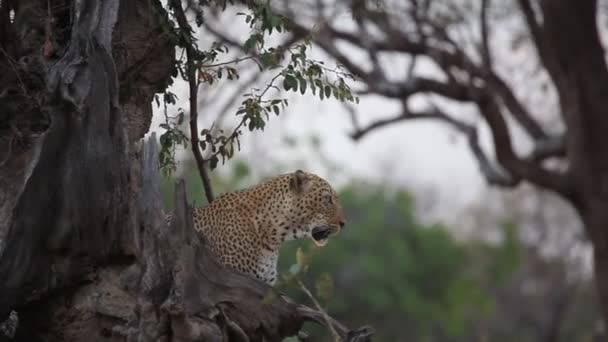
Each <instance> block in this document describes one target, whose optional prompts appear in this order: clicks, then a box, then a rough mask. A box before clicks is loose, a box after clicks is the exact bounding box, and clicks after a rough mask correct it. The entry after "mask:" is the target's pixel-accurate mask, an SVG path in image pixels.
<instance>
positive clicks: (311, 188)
mask: <svg viewBox="0 0 608 342" xmlns="http://www.w3.org/2000/svg"><path fill="white" fill-rule="evenodd" d="M288 177H289V197H290V200H289V201H288V203H289V210H288V212H289V218H290V221H291V222H290V223H291V224H290V229H292V237H293V238H301V237H310V238H311V239H312V241H313V242H314V243H315V245H317V246H324V245H325V244H326V243H327V240H328V239H329V237H330V236H332V235H335V234H337V233H339V232H340V230H341V229H342V228H343V227H344V225H345V224H346V218H345V217H344V212H343V211H342V207H341V206H340V201H339V198H338V194H337V193H336V191H335V190H334V189H333V188H332V187H331V185H329V183H328V182H327V181H326V180H324V179H323V178H321V177H319V176H317V175H314V174H311V173H306V172H304V171H301V170H297V171H295V172H293V173H291V174H289V175H288Z"/></svg>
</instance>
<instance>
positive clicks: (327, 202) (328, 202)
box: [323, 192, 334, 207]
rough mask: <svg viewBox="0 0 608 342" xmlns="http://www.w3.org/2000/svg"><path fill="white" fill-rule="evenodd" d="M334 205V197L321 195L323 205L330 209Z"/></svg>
mask: <svg viewBox="0 0 608 342" xmlns="http://www.w3.org/2000/svg"><path fill="white" fill-rule="evenodd" d="M333 204H334V197H333V196H332V195H331V194H330V193H329V192H324V193H323V205H325V206H327V207H330V206H332V205H333Z"/></svg>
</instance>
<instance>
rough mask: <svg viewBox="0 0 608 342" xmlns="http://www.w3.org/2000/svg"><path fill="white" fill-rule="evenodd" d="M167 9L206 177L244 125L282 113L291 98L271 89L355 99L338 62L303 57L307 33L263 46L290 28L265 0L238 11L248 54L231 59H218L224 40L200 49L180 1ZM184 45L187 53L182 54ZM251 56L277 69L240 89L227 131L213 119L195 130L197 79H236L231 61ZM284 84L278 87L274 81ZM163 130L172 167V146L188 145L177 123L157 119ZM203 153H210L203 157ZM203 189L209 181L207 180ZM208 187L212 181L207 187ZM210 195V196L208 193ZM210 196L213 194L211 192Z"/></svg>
mask: <svg viewBox="0 0 608 342" xmlns="http://www.w3.org/2000/svg"><path fill="white" fill-rule="evenodd" d="M169 6H170V9H172V10H173V15H174V16H175V19H176V21H177V25H176V26H175V25H174V27H172V28H171V34H172V35H173V36H174V37H176V42H177V45H178V46H180V47H181V48H182V49H183V51H182V54H181V55H180V56H179V57H178V59H177V60H176V64H175V66H176V70H177V73H178V74H179V75H180V76H181V77H182V78H183V79H185V80H187V81H188V83H189V86H190V139H191V140H192V142H191V148H192V151H193V154H194V157H195V159H196V161H197V166H198V168H199V171H200V173H201V177H202V178H203V183H204V184H205V183H207V181H206V180H205V178H208V175H207V172H206V167H207V166H208V167H209V168H210V169H214V168H215V167H217V165H218V164H219V161H220V160H221V161H222V163H225V162H226V161H227V160H229V159H230V158H232V157H233V156H234V153H235V151H238V150H240V147H241V142H240V140H239V137H240V136H241V135H242V134H243V130H244V129H245V128H247V129H248V130H249V131H254V130H262V131H263V130H264V127H265V126H266V123H267V121H268V120H270V116H271V114H274V115H276V116H278V115H280V113H281V112H283V111H284V110H285V108H286V107H287V106H288V104H289V102H288V99H287V98H284V97H280V96H274V97H273V96H268V94H269V91H270V90H271V89H273V90H276V91H277V92H279V93H280V92H282V91H285V92H289V91H293V92H299V93H300V94H302V95H303V94H306V93H307V92H312V94H313V95H314V96H318V97H319V98H320V99H321V100H324V99H328V98H330V97H333V98H335V99H337V100H339V101H343V102H345V101H346V102H357V103H358V98H357V97H356V96H354V95H353V93H352V91H351V89H350V87H349V85H348V83H347V82H348V81H349V80H354V77H353V76H352V75H351V74H349V73H348V72H345V71H344V69H342V68H341V67H340V66H338V67H336V68H333V69H331V68H328V67H326V66H325V65H324V64H323V62H322V61H315V60H312V59H310V58H308V57H307V51H308V49H309V48H310V47H311V37H306V38H305V39H304V40H303V42H302V43H300V44H296V45H293V46H271V47H267V46H266V41H265V39H266V37H267V36H268V35H270V34H272V33H273V32H275V31H276V32H278V33H285V32H288V31H289V27H290V24H291V23H290V22H289V20H288V19H287V18H286V17H284V16H282V15H277V14H275V13H273V11H272V9H271V6H270V4H269V2H267V1H260V2H252V3H250V4H249V5H248V12H247V13H237V15H238V16H242V17H244V20H245V22H246V23H247V24H248V25H249V27H250V28H251V31H250V35H249V37H248V38H247V39H246V40H245V42H244V43H243V47H242V50H243V51H245V53H246V54H247V55H246V56H244V57H239V58H234V59H231V60H229V61H225V62H222V61H218V60H219V57H220V55H222V54H226V53H228V47H227V46H226V45H224V44H223V43H219V42H214V43H213V44H212V45H211V47H210V48H209V49H208V50H206V51H202V50H200V49H199V47H198V45H197V39H196V38H195V37H194V36H193V34H194V30H193V29H192V27H191V26H190V24H189V23H188V22H187V20H186V16H185V13H184V10H183V8H182V7H181V3H180V1H178V0H171V1H170V2H169ZM196 23H197V25H198V26H200V25H202V23H203V17H202V10H200V9H199V11H197V12H196ZM184 51H185V56H184ZM248 60H252V61H254V62H255V63H256V64H257V66H258V68H259V69H260V72H265V71H270V70H276V69H278V70H279V71H278V72H275V74H274V76H273V77H272V78H271V79H270V81H269V82H268V83H267V84H266V85H265V86H264V87H263V88H262V89H258V88H253V89H252V90H251V92H249V93H247V94H244V95H243V96H244V97H245V99H244V100H243V101H242V102H241V103H240V106H239V108H238V109H237V111H236V113H235V114H236V115H237V116H240V120H239V121H238V123H237V124H236V126H235V127H234V128H233V129H231V130H229V131H228V133H224V131H223V130H222V129H220V128H217V129H214V127H215V123H214V124H213V125H212V126H211V127H210V128H204V129H202V130H200V131H199V130H198V126H197V121H198V120H197V117H198V112H197V107H196V106H197V103H196V99H197V92H198V87H199V85H200V84H201V83H207V84H209V85H213V84H214V83H216V82H218V81H220V80H221V79H222V78H223V77H224V76H226V78H227V79H228V80H235V79H239V71H238V70H237V68H236V67H235V66H236V65H237V64H238V63H240V62H243V61H248ZM279 83H280V84H281V85H282V89H280V88H279V86H278V84H279ZM161 128H164V129H166V132H165V133H164V134H163V135H162V136H161V138H162V137H165V138H163V139H164V141H163V142H164V144H161V152H160V153H161V155H162V156H163V157H162V158H161V161H162V164H161V166H162V167H163V168H170V169H173V170H174V169H175V159H174V155H175V146H176V145H183V146H187V144H186V143H187V141H186V140H184V139H183V136H182V135H180V134H179V133H177V132H175V130H176V129H177V130H179V127H178V126H175V125H173V126H171V125H169V124H167V123H165V124H164V125H161ZM203 153H206V154H207V155H208V156H207V157H206V158H203V157H202V155H203ZM205 190H206V192H207V190H208V187H207V186H205ZM209 190H210V187H209ZM207 197H208V199H209V198H210V196H209V195H207ZM211 197H212V194H211Z"/></svg>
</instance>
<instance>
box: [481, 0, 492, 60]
mask: <svg viewBox="0 0 608 342" xmlns="http://www.w3.org/2000/svg"><path fill="white" fill-rule="evenodd" d="M489 6H490V0H482V1H481V12H480V15H479V16H480V18H479V19H480V20H479V21H480V25H481V59H482V60H483V64H484V66H485V68H486V69H487V70H492V54H491V52H490V46H489V43H488V36H489V32H488V30H489V28H488V7H489Z"/></svg>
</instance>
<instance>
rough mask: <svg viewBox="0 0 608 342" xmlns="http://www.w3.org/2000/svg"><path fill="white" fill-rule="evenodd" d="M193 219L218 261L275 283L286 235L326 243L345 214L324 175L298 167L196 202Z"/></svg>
mask: <svg viewBox="0 0 608 342" xmlns="http://www.w3.org/2000/svg"><path fill="white" fill-rule="evenodd" d="M193 222H194V229H195V230H196V231H197V234H200V236H201V237H202V238H203V239H204V241H205V243H206V244H207V246H208V247H209V249H210V250H211V252H212V253H213V254H214V255H215V257H216V259H217V260H218V261H219V262H220V264H222V265H223V266H224V267H227V268H230V269H233V270H236V271H239V272H241V273H244V274H246V275H249V276H251V277H254V278H257V279H259V280H261V281H263V282H265V283H267V284H269V285H274V284H275V283H276V281H277V278H278V275H277V261H278V256H279V249H280V247H281V246H282V245H283V244H284V243H285V242H286V241H290V240H296V239H302V238H310V239H311V240H312V242H313V243H314V244H315V245H316V246H317V247H323V246H325V245H326V244H327V242H328V240H329V238H330V237H331V236H334V235H337V234H338V233H339V232H340V231H341V230H342V229H343V228H344V226H345V224H346V217H345V215H344V211H343V209H342V206H341V204H340V201H339V196H338V194H337V193H336V191H335V190H334V189H333V188H332V186H331V185H330V184H329V183H328V182H327V181H326V180H325V179H323V178H321V177H319V176H317V175H315V174H313V173H308V172H305V171H302V170H296V171H295V172H291V173H286V174H282V175H279V176H275V177H273V178H270V179H268V180H266V181H264V182H262V183H260V184H257V185H255V186H252V187H250V188H247V189H243V190H239V191H235V192H228V193H225V194H223V195H221V196H219V197H217V198H216V199H215V200H214V201H212V202H211V203H210V204H208V205H207V206H203V207H198V208H194V209H193Z"/></svg>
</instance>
